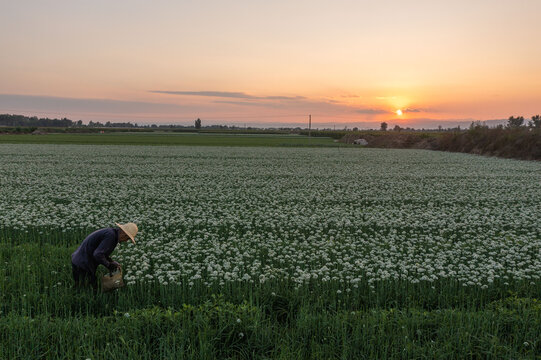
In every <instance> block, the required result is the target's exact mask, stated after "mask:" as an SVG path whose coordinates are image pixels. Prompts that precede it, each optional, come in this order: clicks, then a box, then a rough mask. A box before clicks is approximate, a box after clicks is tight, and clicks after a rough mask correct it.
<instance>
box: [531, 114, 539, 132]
mask: <svg viewBox="0 0 541 360" xmlns="http://www.w3.org/2000/svg"><path fill="white" fill-rule="evenodd" d="M528 126H529V127H531V128H536V129H539V128H541V116H540V115H534V116H532V120H531V121H529V122H528Z"/></svg>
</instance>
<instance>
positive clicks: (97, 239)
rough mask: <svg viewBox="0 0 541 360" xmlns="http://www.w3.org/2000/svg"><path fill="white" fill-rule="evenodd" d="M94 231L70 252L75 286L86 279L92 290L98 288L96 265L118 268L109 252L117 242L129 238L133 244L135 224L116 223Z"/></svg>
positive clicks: (112, 268)
mask: <svg viewBox="0 0 541 360" xmlns="http://www.w3.org/2000/svg"><path fill="white" fill-rule="evenodd" d="M115 224H116V226H117V227H108V228H104V229H99V230H96V231H94V232H93V233H92V234H90V235H88V236H87V237H86V238H85V239H84V240H83V242H82V243H81V245H79V247H78V248H77V250H75V252H74V253H73V254H71V266H72V269H73V280H74V281H75V287H79V286H81V285H82V284H84V282H85V280H88V281H89V283H90V284H91V285H92V287H93V288H94V290H97V288H98V282H97V279H96V269H97V268H98V265H100V264H101V265H103V266H105V267H106V268H107V269H108V270H109V271H114V270H116V269H117V268H120V264H119V263H118V262H116V261H113V260H112V259H111V258H110V255H111V253H112V252H113V250H114V249H115V247H116V245H117V244H118V243H119V242H126V241H128V240H131V241H132V243H134V244H135V239H134V238H135V235H136V234H137V230H138V229H137V225H135V224H134V223H127V224H117V223H115Z"/></svg>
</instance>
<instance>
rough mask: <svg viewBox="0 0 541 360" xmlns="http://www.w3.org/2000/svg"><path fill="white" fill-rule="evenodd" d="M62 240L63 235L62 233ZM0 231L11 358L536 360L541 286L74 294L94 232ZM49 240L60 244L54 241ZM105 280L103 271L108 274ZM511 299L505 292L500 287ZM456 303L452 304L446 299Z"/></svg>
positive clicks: (0, 279) (7, 355)
mask: <svg viewBox="0 0 541 360" xmlns="http://www.w3.org/2000/svg"><path fill="white" fill-rule="evenodd" d="M50 230H53V229H50ZM39 231H42V229H40V230H37V231H33V230H32V231H29V233H24V235H23V233H18V232H12V231H9V230H6V229H4V230H3V231H2V232H1V233H0V263H1V264H2V267H1V268H0V305H1V307H0V358H2V359H36V358H43V359H46V358H66V359H75V358H82V359H87V358H90V359H99V358H103V357H104V356H106V357H117V358H142V359H154V358H176V359H184V358H198V359H215V358H221V359H227V358H234V359H254V358H261V359H263V358H276V359H292V358H307V359H308V358H312V359H339V358H341V359H352V358H356V359H373V358H386V359H401V358H438V359H454V358H478V359H481V358H482V359H490V358H494V359H498V358H535V356H536V355H539V354H541V340H540V339H539V336H538V334H539V333H541V301H539V300H538V299H537V298H536V296H538V294H539V288H538V287H528V286H527V285H525V284H519V283H514V284H512V285H511V286H510V287H509V289H508V290H502V291H496V292H488V291H487V292H482V291H479V290H478V289H467V288H462V287H460V286H457V284H452V283H450V282H448V283H445V282H440V283H436V284H434V285H435V287H436V290H434V291H432V292H431V291H430V289H428V288H426V287H424V286H420V285H419V286H411V285H410V286H403V285H401V284H400V283H399V282H398V281H390V282H388V283H385V284H384V283H381V284H376V289H375V291H373V292H372V291H370V289H369V288H368V287H367V286H363V287H361V288H359V289H358V290H356V293H354V294H353V293H352V294H349V295H348V296H344V295H342V296H339V295H336V292H335V291H334V288H335V287H334V286H333V284H329V288H330V289H332V291H329V292H328V293H327V292H325V289H324V288H321V287H318V289H319V290H320V291H322V292H314V291H312V289H310V287H303V288H300V289H295V288H294V287H293V286H289V285H288V284H284V283H282V284H273V283H265V284H264V285H259V284H246V285H243V286H242V285H233V286H232V287H231V288H228V287H224V288H206V287H205V286H195V287H193V288H190V289H188V288H185V287H182V286H160V285H158V284H136V285H134V286H130V287H128V288H124V289H120V290H119V291H117V292H113V293H109V294H93V293H92V291H91V290H90V289H82V290H79V291H76V290H74V289H73V288H72V279H71V276H70V275H71V274H70V267H69V261H67V260H68V259H69V255H70V254H71V252H72V251H73V250H74V249H75V247H76V246H77V242H78V240H79V237H80V236H81V234H82V233H78V232H72V233H71V232H68V233H61V232H60V231H57V232H54V231H52V232H50V233H48V232H44V233H43V235H39ZM47 234H55V235H54V236H50V237H49V236H48V235H47ZM101 272H103V269H102V270H101ZM495 288H496V289H500V290H501V287H495ZM441 294H444V295H445V296H441Z"/></svg>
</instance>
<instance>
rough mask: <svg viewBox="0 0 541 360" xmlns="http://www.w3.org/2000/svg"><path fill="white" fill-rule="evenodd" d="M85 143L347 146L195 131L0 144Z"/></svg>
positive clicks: (15, 139) (29, 138)
mask: <svg viewBox="0 0 541 360" xmlns="http://www.w3.org/2000/svg"><path fill="white" fill-rule="evenodd" d="M1 143H10V144H25V143H28V144H86V145H189V146H199V145H203V146H293V147H295V146H308V147H310V146H317V147H336V146H342V147H344V146H348V145H345V144H342V143H338V142H335V141H334V140H333V139H331V138H327V137H311V138H308V137H307V136H300V135H264V134H249V135H245V134H204V133H201V134H198V133H144V134H138V133H118V132H115V133H105V134H45V135H29V134H23V135H11V134H10V135H0V144H1Z"/></svg>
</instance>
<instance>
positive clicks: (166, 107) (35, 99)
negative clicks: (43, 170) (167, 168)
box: [0, 94, 186, 114]
mask: <svg viewBox="0 0 541 360" xmlns="http://www.w3.org/2000/svg"><path fill="white" fill-rule="evenodd" d="M183 109H186V107H184V106H182V105H177V104H167V103H151V102H144V101H124V100H111V99H85V98H68V97H54V96H41V95H15V94H0V111H8V112H9V111H36V112H39V111H42V112H57V113H70V112H74V113H78V112H85V113H110V114H123V113H161V112H168V111H179V110H183Z"/></svg>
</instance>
